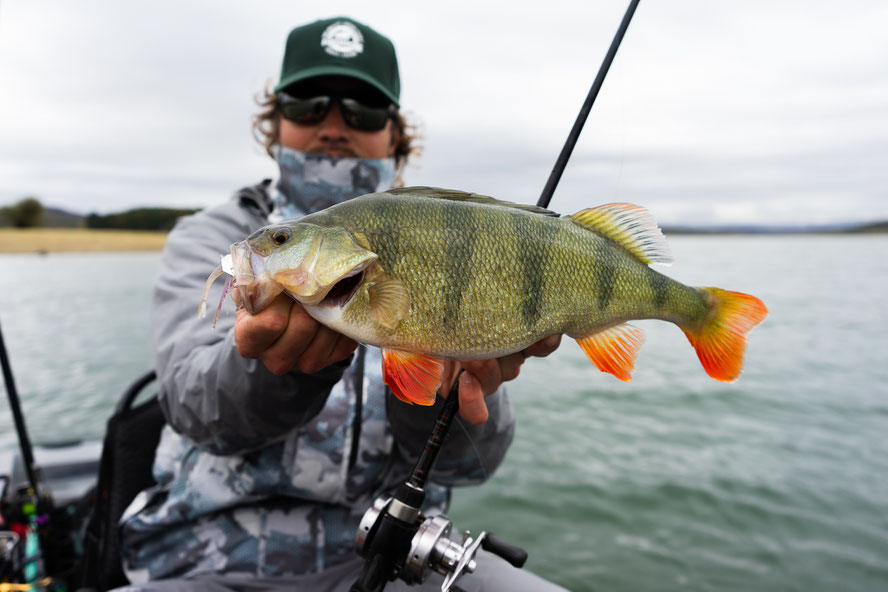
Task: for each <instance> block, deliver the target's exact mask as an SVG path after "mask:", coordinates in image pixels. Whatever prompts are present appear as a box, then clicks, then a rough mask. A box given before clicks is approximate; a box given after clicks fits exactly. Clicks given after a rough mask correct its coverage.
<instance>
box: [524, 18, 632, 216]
mask: <svg viewBox="0 0 888 592" xmlns="http://www.w3.org/2000/svg"><path fill="white" fill-rule="evenodd" d="M638 2H639V0H632V1H631V2H630V3H629V7H628V8H627V9H626V14H625V15H623V21H622V22H621V23H620V28H619V29H617V34H616V35H614V40H613V41H611V44H610V49H608V50H607V55H605V56H604V61H603V62H602V63H601V67H600V68H599V69H598V75H597V76H596V77H595V81H594V82H593V83H592V88H590V89H589V94H588V95H586V101H585V102H584V103H583V106H582V108H581V109H580V113H579V115H577V120H576V121H575V122H574V124H573V128H571V130H570V133H569V134H568V135H567V141H565V142H564V147H563V148H562V149H561V154H559V155H558V159H557V160H556V161H555V166H554V167H552V172H551V173H550V174H549V180H548V181H546V186H545V187H544V188H543V192H542V193H541V194H540V198H539V200H537V206H539V207H541V208H548V207H549V202H550V201H551V200H552V194H553V193H555V187H556V186H557V185H558V181H560V180H561V174H562V173H563V172H564V169H565V167H567V161H568V160H570V155H571V153H573V149H574V146H576V144H577V140H578V139H579V138H580V132H581V131H583V126H584V125H585V124H586V118H587V117H589V112H590V111H591V110H592V104H593V103H594V102H595V98H596V97H597V96H598V91H599V90H601V85H602V84H603V83H604V78H605V76H607V72H608V70H610V67H611V64H612V63H613V61H614V57H615V56H616V55H617V50H618V49H619V48H620V43H621V42H622V41H623V37H624V36H625V35H626V29H628V28H629V22H630V21H631V20H632V15H634V14H635V8H636V7H637V6H638Z"/></svg>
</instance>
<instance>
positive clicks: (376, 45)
mask: <svg viewBox="0 0 888 592" xmlns="http://www.w3.org/2000/svg"><path fill="white" fill-rule="evenodd" d="M331 75H332V76H349V77H351V78H357V79H358V80H361V81H363V82H366V83H367V84H370V85H371V86H372V87H373V88H375V89H377V90H378V91H380V92H381V93H382V94H384V95H385V96H386V97H388V98H389V99H390V100H391V101H392V102H393V103H394V104H395V106H400V105H399V103H398V101H399V98H400V96H401V78H400V76H399V75H398V58H397V56H396V55H395V46H394V45H393V44H392V42H391V41H389V39H388V38H387V37H385V36H383V35H380V34H379V33H377V32H376V31H374V30H373V29H371V28H370V27H368V26H367V25H365V24H363V23H359V22H358V21H356V20H353V19H350V18H347V17H337V18H331V19H324V20H319V21H315V22H313V23H310V24H308V25H303V26H301V27H296V28H295V29H293V30H292V31H290V35H289V36H288V37H287V46H286V48H285V49H284V63H283V66H282V67H281V79H280V82H278V84H277V86H275V87H274V91H275V92H280V91H282V90H283V89H284V88H286V87H288V86H290V85H291V84H294V83H296V82H300V81H302V80H305V79H307V78H314V77H315V76H331Z"/></svg>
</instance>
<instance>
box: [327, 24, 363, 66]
mask: <svg viewBox="0 0 888 592" xmlns="http://www.w3.org/2000/svg"><path fill="white" fill-rule="evenodd" d="M321 47H323V48H324V51H326V52H327V53H328V54H330V55H331V56H336V57H338V58H353V57H355V56H357V55H359V54H360V53H361V52H363V51H364V36H363V35H361V31H359V30H358V28H357V27H356V26H354V25H353V24H351V23H349V22H346V21H338V22H335V23H333V24H332V25H330V26H329V27H327V28H326V29H324V32H323V33H321Z"/></svg>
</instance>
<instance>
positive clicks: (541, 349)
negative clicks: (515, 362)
mask: <svg viewBox="0 0 888 592" xmlns="http://www.w3.org/2000/svg"><path fill="white" fill-rule="evenodd" d="M559 345H561V334H556V335H549V336H548V337H544V338H543V339H540V340H539V341H537V342H536V343H534V344H532V345H530V346H528V347H526V348H525V349H524V354H525V355H524V357H530V356H536V357H538V358H545V357H546V356H548V355H549V354H551V353H552V352H553V351H555V350H556V349H558V346H559Z"/></svg>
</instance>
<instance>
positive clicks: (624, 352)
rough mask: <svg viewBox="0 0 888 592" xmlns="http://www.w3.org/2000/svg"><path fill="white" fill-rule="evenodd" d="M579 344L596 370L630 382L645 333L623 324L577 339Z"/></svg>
mask: <svg viewBox="0 0 888 592" xmlns="http://www.w3.org/2000/svg"><path fill="white" fill-rule="evenodd" d="M577 343H579V344H580V347H581V348H583V351H584V352H585V353H586V356H587V357H588V358H589V359H590V360H591V361H592V363H593V364H595V367H596V368H598V369H599V370H601V371H602V372H609V373H610V374H613V375H614V376H616V377H617V378H619V379H620V380H622V381H623V382H629V381H630V380H632V370H634V369H635V356H636V355H638V350H639V349H641V344H642V343H644V333H643V332H642V330H641V329H639V328H637V327H633V326H632V325H628V324H626V323H623V324H621V325H617V326H615V327H611V328H610V329H605V330H604V331H600V332H598V333H593V334H592V335H589V336H588V337H583V338H582V339H577Z"/></svg>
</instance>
